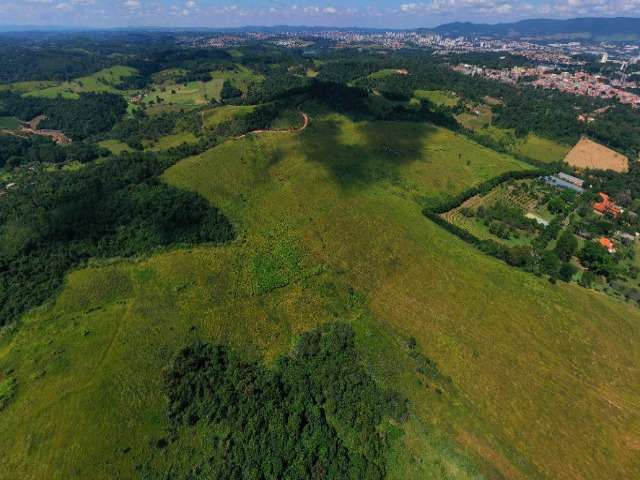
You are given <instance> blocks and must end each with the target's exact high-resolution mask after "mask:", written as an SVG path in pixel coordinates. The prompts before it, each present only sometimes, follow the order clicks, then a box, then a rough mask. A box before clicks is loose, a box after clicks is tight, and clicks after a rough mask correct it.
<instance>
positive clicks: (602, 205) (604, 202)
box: [593, 192, 622, 217]
mask: <svg viewBox="0 0 640 480" xmlns="http://www.w3.org/2000/svg"><path fill="white" fill-rule="evenodd" d="M598 195H600V201H599V202H596V203H594V204H593V209H594V210H595V211H596V212H598V213H601V214H603V215H604V214H605V213H609V214H611V215H613V216H614V217H617V216H619V215H620V214H621V213H622V209H621V208H620V207H619V206H618V205H616V204H615V202H613V200H611V199H610V198H609V195H607V194H606V193H602V192H600V193H599V194H598Z"/></svg>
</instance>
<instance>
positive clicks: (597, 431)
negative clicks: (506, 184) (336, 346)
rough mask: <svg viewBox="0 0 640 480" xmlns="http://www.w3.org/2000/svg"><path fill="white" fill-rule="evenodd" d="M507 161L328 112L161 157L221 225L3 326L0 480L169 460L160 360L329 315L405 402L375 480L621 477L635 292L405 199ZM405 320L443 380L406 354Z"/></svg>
mask: <svg viewBox="0 0 640 480" xmlns="http://www.w3.org/2000/svg"><path fill="white" fill-rule="evenodd" d="M469 162H470V163H469ZM517 168H527V167H526V166H525V165H523V164H521V163H518V162H517V161H515V160H514V159H512V158H510V157H507V156H504V155H499V154H497V153H495V152H493V151H491V150H488V149H485V148H483V147H480V146H478V145H476V144H474V143H472V142H470V141H468V140H467V139H465V137H463V136H459V135H455V134H453V133H451V132H448V131H446V130H442V129H439V128H435V127H428V126H425V125H414V124H402V123H364V122H361V123H354V122H351V121H349V120H347V119H345V118H344V117H341V116H338V115H330V116H326V117H323V118H314V119H313V121H312V123H311V125H310V127H309V128H307V129H306V130H305V131H304V132H303V133H300V134H282V135H278V136H274V135H264V136H250V137H246V138H244V139H241V140H232V141H228V142H226V143H224V144H222V145H220V146H218V147H216V148H214V149H212V150H210V151H208V152H206V153H204V154H202V155H200V156H198V157H194V158H191V159H187V160H184V161H182V162H180V163H178V164H177V165H176V166H174V167H172V168H171V169H170V170H169V171H167V172H166V174H165V175H164V179H165V181H167V182H169V183H171V184H173V185H176V186H179V187H183V188H187V189H190V190H195V191H197V192H199V193H201V194H202V195H204V196H205V197H206V198H208V199H209V200H211V202H212V203H214V204H216V205H218V206H220V207H221V208H222V210H223V211H224V212H225V213H226V214H227V215H228V216H229V217H230V218H231V219H232V221H233V222H234V224H235V226H236V228H237V230H238V232H239V236H238V239H237V240H236V241H235V242H233V243H232V244H230V245H227V246H223V247H209V246H201V247H198V248H190V249H176V250H172V251H166V252H163V253H160V252H159V253H157V254H155V255H152V256H150V257H149V258H146V259H141V260H139V261H136V262H125V261H121V262H112V263H110V264H105V265H96V266H92V267H90V268H85V269H82V270H78V271H76V272H74V273H73V274H71V275H70V276H69V277H68V279H67V281H66V284H65V287H64V289H63V291H62V292H61V294H60V295H59V297H58V298H57V299H56V300H55V302H52V303H51V304H49V305H46V306H43V307H42V308H40V309H37V310H35V311H33V312H32V313H30V314H29V315H27V316H26V317H25V318H24V319H23V322H22V325H21V326H20V327H19V328H18V329H17V330H15V331H9V330H8V331H5V332H3V337H2V339H0V372H2V373H3V374H4V375H8V376H10V377H11V378H12V379H14V380H11V381H15V382H16V385H17V387H16V394H15V399H14V400H13V401H11V402H10V403H9V404H8V406H7V407H6V408H5V409H4V410H3V411H2V412H0V419H1V421H0V453H1V455H0V478H72V477H76V478H93V479H99V478H117V477H120V478H131V477H137V476H140V470H136V468H135V467H136V465H140V468H141V469H144V465H145V463H146V462H147V461H149V462H155V463H156V464H161V465H165V466H167V467H169V466H170V465H172V464H175V462H176V457H175V456H173V454H172V452H173V450H172V449H169V450H159V449H158V448H156V447H155V445H156V444H157V441H158V440H159V439H160V438H163V437H164V436H165V435H166V432H165V427H166V415H165V410H164V409H165V399H164V397H163V393H162V389H161V382H162V368H163V367H165V366H166V365H167V364H168V363H169V361H170V359H171V358H172V356H173V355H174V353H175V352H176V350H177V349H178V348H179V347H180V346H182V345H184V344H185V343H186V342H187V341H189V339H192V338H195V337H198V338H202V339H205V340H213V341H220V342H225V343H230V344H232V345H234V346H236V347H238V348H240V349H241V350H242V351H244V352H245V353H246V354H247V355H249V356H252V357H256V356H257V357H263V358H265V359H266V360H267V361H270V360H272V359H274V358H275V356H276V355H277V354H279V353H281V352H283V351H286V349H288V348H289V346H290V345H291V342H292V339H293V338H294V337H295V336H296V335H297V334H298V333H300V332H302V331H304V330H306V329H308V328H310V327H312V326H314V325H316V324H318V323H321V322H324V321H327V320H331V319H335V318H339V319H343V320H345V321H348V322H350V323H351V324H352V325H353V326H354V329H355V330H356V332H357V342H358V345H359V348H360V349H361V351H362V354H363V356H364V358H365V361H366V364H367V366H368V368H369V369H370V370H371V371H372V372H373V373H374V375H375V376H376V378H377V379H378V380H379V381H380V382H381V383H383V384H384V385H387V386H390V387H393V388H395V389H397V390H399V391H400V392H401V393H402V394H404V395H406V396H407V398H408V399H409V402H410V403H409V405H410V416H409V419H408V420H407V422H405V423H404V424H403V425H402V430H403V431H404V433H403V434H400V435H399V436H398V437H397V439H396V441H395V442H394V443H393V445H392V448H391V451H390V457H389V461H390V465H389V468H390V472H389V478H393V479H411V478H415V479H425V478H462V479H465V478H482V477H483V476H484V477H485V478H515V479H518V478H541V477H546V478H585V479H602V478H633V476H634V474H635V472H637V471H638V468H640V464H639V460H638V456H637V455H636V453H637V451H636V450H634V449H635V448H637V445H638V442H639V441H640V438H639V435H638V431H639V428H640V415H639V414H638V408H637V405H638V402H639V401H640V394H639V393H638V391H637V389H635V385H637V384H638V382H640V371H639V370H638V368H637V365H638V362H639V361H640V352H639V351H638V349H637V343H638V341H639V340H640V314H639V313H638V311H637V310H636V309H634V308H632V307H630V306H627V305H625V304H623V303H619V302H615V301H612V300H611V299H609V298H607V297H605V296H604V295H601V294H598V293H596V292H592V291H588V290H585V289H581V288H578V287H574V286H570V285H550V284H549V283H548V282H546V281H544V280H542V279H538V278H536V277H534V276H531V275H528V274H526V273H524V272H520V271H518V270H515V269H512V268H509V267H507V266H506V265H505V264H503V263H501V262H499V261H497V260H495V259H492V258H490V257H487V256H485V255H483V254H481V253H480V252H478V251H476V250H474V249H473V248H470V247H469V246H468V245H466V244H465V243H464V242H462V241H460V240H458V239H457V238H456V237H455V236H453V235H450V234H449V233H447V232H446V231H444V230H443V229H441V228H440V227H438V226H437V225H435V224H433V223H431V222H429V221H428V220H427V219H426V218H425V217H424V216H423V215H422V214H421V203H422V202H424V201H428V199H431V198H440V197H445V196H449V195H451V194H455V193H458V192H460V191H462V190H464V189H466V188H468V187H469V186H471V185H473V184H477V183H479V182H481V181H483V180H485V179H486V178H488V177H491V176H495V175H497V174H499V173H502V172H504V171H506V170H513V169H517ZM409 337H415V339H416V340H417V344H418V350H419V351H421V352H422V353H423V354H424V355H427V356H428V357H430V358H432V359H433V360H435V361H436V362H437V363H438V365H439V368H440V370H441V371H442V373H443V374H444V375H447V376H450V377H451V382H450V383H448V382H442V381H440V380H438V379H433V378H430V377H428V376H425V375H423V374H421V373H419V372H418V368H419V365H418V364H417V361H416V359H415V357H414V356H412V355H411V354H410V352H409V350H408V349H407V347H406V344H407V339H408V338H409ZM5 381H6V380H5ZM26 425H28V426H29V428H27V427H26ZM199 441H201V438H200V437H198V436H197V434H194V438H193V445H198V442H199ZM185 447H187V446H185ZM184 451H188V449H187V448H185V449H184ZM585 452H588V453H589V455H588V457H585ZM149 459H150V460H149Z"/></svg>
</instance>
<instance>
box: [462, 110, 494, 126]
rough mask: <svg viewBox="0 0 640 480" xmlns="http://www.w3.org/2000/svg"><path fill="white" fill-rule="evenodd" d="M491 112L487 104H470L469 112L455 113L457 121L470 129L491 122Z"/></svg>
mask: <svg viewBox="0 0 640 480" xmlns="http://www.w3.org/2000/svg"><path fill="white" fill-rule="evenodd" d="M492 118H493V113H492V112H491V107H489V106H488V105H478V106H471V107H470V111H469V112H465V113H461V114H459V115H456V119H457V120H458V123H460V125H462V126H463V127H465V128H468V129H470V130H478V129H480V128H484V127H486V126H487V125H489V124H490V123H491V119H492Z"/></svg>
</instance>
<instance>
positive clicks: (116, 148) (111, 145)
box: [98, 140, 133, 155]
mask: <svg viewBox="0 0 640 480" xmlns="http://www.w3.org/2000/svg"><path fill="white" fill-rule="evenodd" d="M98 145H100V146H101V147H102V148H106V149H107V150H109V151H110V152H111V153H113V154H114V155H119V154H120V153H122V152H133V148H131V147H130V146H129V145H127V144H126V143H122V142H121V141H119V140H103V141H101V142H98Z"/></svg>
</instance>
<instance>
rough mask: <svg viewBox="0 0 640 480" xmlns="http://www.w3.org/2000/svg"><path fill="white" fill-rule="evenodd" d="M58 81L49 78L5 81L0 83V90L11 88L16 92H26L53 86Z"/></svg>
mask: <svg viewBox="0 0 640 480" xmlns="http://www.w3.org/2000/svg"><path fill="white" fill-rule="evenodd" d="M56 85H58V82H54V81H51V80H34V81H28V82H16V83H6V84H3V85H0V92H2V91H6V90H11V91H14V92H17V93H28V92H32V91H35V90H43V89H45V88H50V87H55V86H56Z"/></svg>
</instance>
